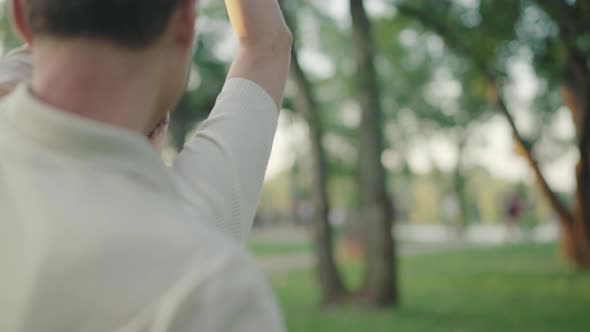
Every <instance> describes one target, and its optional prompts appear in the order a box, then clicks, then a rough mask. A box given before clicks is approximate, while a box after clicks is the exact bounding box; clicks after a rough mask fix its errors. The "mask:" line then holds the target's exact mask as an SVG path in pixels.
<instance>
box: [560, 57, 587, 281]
mask: <svg viewBox="0 0 590 332" xmlns="http://www.w3.org/2000/svg"><path fill="white" fill-rule="evenodd" d="M564 74H565V75H564V89H563V92H564V100H565V104H566V106H567V107H568V108H569V109H570V111H571V112H572V118H573V119H574V122H575V124H576V134H577V138H578V150H579V152H580V161H579V162H578V165H577V167H576V186H577V188H576V195H575V198H574V203H573V205H574V206H573V214H572V219H571V220H569V223H568V224H567V225H565V223H562V224H564V225H562V243H561V249H562V253H563V254H564V255H565V257H566V258H568V259H569V260H570V261H571V262H572V263H573V264H574V265H575V266H576V267H577V268H579V269H586V270H588V269H590V160H589V153H590V150H589V149H590V123H589V122H590V116H589V114H590V101H589V98H590V95H589V93H590V68H588V65H587V63H586V60H585V57H584V56H581V55H580V54H578V53H577V52H576V51H573V52H572V54H570V57H569V59H568V63H567V65H566V70H565V71H564Z"/></svg>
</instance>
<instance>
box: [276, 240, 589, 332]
mask: <svg viewBox="0 0 590 332" xmlns="http://www.w3.org/2000/svg"><path fill="white" fill-rule="evenodd" d="M554 253H555V248H554V247H553V246H536V245H531V246H515V247H506V248H502V249H465V250H462V251H459V252H451V253H444V254H432V255H426V256H418V257H410V258H402V260H401V266H400V271H401V274H402V275H401V282H402V287H403V288H404V302H403V304H402V306H401V308H399V309H397V310H395V312H394V311H392V310H386V311H377V312H370V311H368V310H366V309H361V308H359V307H357V306H353V305H349V306H344V307H343V308H338V309H328V310H325V311H320V310H318V309H317V308H316V307H315V306H314V303H315V300H316V299H315V297H316V294H317V292H316V289H315V283H314V282H313V280H314V276H313V274H312V272H311V271H309V272H295V273H288V274H284V275H277V276H276V277H275V278H273V283H274V285H275V289H276V291H277V292H278V295H279V299H280V302H281V304H282V306H283V310H284V312H285V315H286V319H287V325H288V328H289V331H292V332H299V331H306V332H315V331H318V332H320V331H321V332H332V331H339V332H347V331H376V332H380V331H382V332H389V331H402V332H413V331H416V332H421V331H433V332H436V331H441V332H443V331H449V332H450V331H479V332H486V331H489V332H496V331H506V332H510V331H515V332H516V331H519V332H520V331H539V332H558V331H568V332H578V331H579V332H582V331H586V330H587V327H588V325H589V324H590V316H588V314H587V308H588V306H590V280H589V278H588V277H589V276H588V275H584V274H577V273H575V272H573V271H571V270H570V269H569V268H567V267H566V266H564V265H562V264H560V263H558V260H557V259H556V258H555V257H554V256H555V254H554ZM346 272H347V276H348V279H349V281H350V282H352V283H358V282H359V281H360V276H361V269H360V268H359V267H348V269H347V270H346Z"/></svg>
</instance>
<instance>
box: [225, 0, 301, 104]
mask: <svg viewBox="0 0 590 332" xmlns="http://www.w3.org/2000/svg"><path fill="white" fill-rule="evenodd" d="M225 4H226V6H227V10H228V13H229V17H230V20H231V22H232V26H233V28H234V32H235V33H236V35H237V37H238V40H239V43H240V48H239V52H238V55H237V57H236V59H235V61H234V63H233V65H232V67H231V69H230V72H229V76H228V78H230V79H231V78H244V79H248V80H251V81H253V82H255V83H257V84H258V85H260V86H261V87H262V88H263V89H265V90H266V91H267V92H268V94H270V96H271V97H272V98H273V100H274V101H275V103H276V104H277V106H278V107H280V105H281V103H282V99H283V92H284V89H285V83H286V81H287V75H288V72H289V66H290V63H291V44H292V40H293V37H292V35H291V32H290V30H289V28H288V27H287V25H286V24H285V20H284V18H283V15H282V12H281V9H280V7H279V4H278V1H277V0H225Z"/></svg>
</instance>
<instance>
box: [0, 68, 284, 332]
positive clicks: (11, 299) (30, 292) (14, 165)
mask: <svg viewBox="0 0 590 332" xmlns="http://www.w3.org/2000/svg"><path fill="white" fill-rule="evenodd" d="M277 117H278V115H277V110H276V106H275V104H274V102H273V100H272V98H271V97H270V96H269V95H268V94H267V93H266V92H265V91H264V90H263V89H262V88H261V87H259V86H258V85H256V84H255V83H253V82H251V81H247V80H239V79H235V80H231V81H228V82H227V83H226V86H225V88H224V91H223V92H222V93H221V95H220V97H219V99H218V102H217V105H216V106H215V109H214V110H213V112H212V114H211V116H210V118H209V119H208V120H207V121H205V123H204V124H203V125H202V127H201V128H200V130H199V131H198V133H197V134H196V136H195V137H194V139H193V140H192V141H191V142H190V143H189V144H188V146H187V147H186V148H185V149H184V150H183V151H182V152H181V154H180V155H179V157H178V159H177V161H176V163H175V164H174V166H173V168H172V169H169V168H167V167H166V166H165V165H164V164H163V163H162V161H161V158H160V156H159V155H158V154H157V153H156V152H155V151H154V150H153V149H152V148H151V146H150V145H149V144H148V142H147V140H146V139H145V138H144V137H142V136H140V135H138V134H135V133H132V132H128V131H125V130H122V129H117V128H113V127H109V126H105V125H103V124H100V123H97V122H93V121H89V120H86V119H83V118H79V117H76V116H74V115H70V114H67V113H65V112H61V111H59V110H55V109H53V108H52V107H51V106H49V105H47V104H44V103H42V102H40V101H39V100H37V99H36V98H35V97H33V96H32V95H31V94H30V93H29V92H28V89H27V88H26V87H25V86H21V87H19V88H18V89H17V90H16V91H15V92H14V93H12V94H11V95H10V96H8V97H6V98H5V99H4V100H3V101H2V102H1V104H0V271H1V272H0V274H1V278H0V281H1V282H0V308H1V310H0V331H2V332H74V331H84V332H113V331H117V332H148V331H149V332H164V331H167V332H168V331H169V332H172V331H174V332H185V331H186V332H189V331H190V332H195V331H199V332H206V331H245V332H248V331H252V332H255V331H256V332H259V331H264V332H273V331H282V330H283V324H282V319H281V316H280V313H279V310H278V307H277V305H276V302H275V300H274V297H273V295H272V293H271V291H270V288H269V286H268V283H267V281H266V280H265V278H264V277H263V276H262V275H261V273H260V272H259V271H258V270H257V269H256V268H255V264H254V263H253V262H252V260H251V259H250V258H249V256H248V255H247V254H246V253H245V250H244V248H243V245H242V244H241V243H239V241H243V240H244V239H245V237H246V236H247V234H248V231H249V230H250V228H251V224H252V220H253V217H254V213H255V209H256V205H257V202H258V198H259V194H260V191H261V187H262V182H263V177H264V172H265V168H266V165H267V162H268V158H269V154H270V150H271V145H272V141H273V137H274V133H275V129H276V124H277ZM220 230H221V232H220ZM224 233H225V234H224ZM236 240H239V241H236Z"/></svg>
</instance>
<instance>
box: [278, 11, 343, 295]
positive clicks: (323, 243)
mask: <svg viewBox="0 0 590 332" xmlns="http://www.w3.org/2000/svg"><path fill="white" fill-rule="evenodd" d="M285 16H286V17H287V19H288V21H289V18H291V16H290V15H288V14H287V15H285ZM290 25H291V26H292V24H290ZM292 28H293V29H294V30H295V28H294V27H293V26H292ZM292 55H293V56H292V58H293V59H292V65H291V77H292V78H293V81H294V82H295V84H296V86H297V95H296V97H295V100H294V106H295V110H296V111H297V112H298V113H299V114H301V115H302V116H303V118H304V119H305V120H306V121H307V124H308V127H309V141H310V148H311V161H312V176H313V181H312V188H311V195H312V200H313V203H314V213H313V238H314V244H315V249H316V250H315V253H316V266H317V275H318V280H319V285H320V290H321V302H322V304H332V303H337V302H339V301H341V300H343V299H344V298H345V297H347V294H348V291H347V289H346V287H345V286H344V282H343V281H342V278H341V276H340V272H339V270H338V266H337V264H336V261H335V259H334V240H333V229H332V227H331V225H330V220H329V215H330V203H329V199H328V189H327V186H328V178H327V157H326V151H325V150H324V147H323V145H322V141H323V137H324V132H323V126H322V120H321V117H320V114H319V113H318V111H319V107H318V102H317V99H316V97H315V95H314V93H313V89H312V87H311V83H310V82H309V80H308V79H307V77H306V75H305V72H304V71H303V68H301V65H300V63H299V59H298V55H297V49H296V47H293V51H292Z"/></svg>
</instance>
